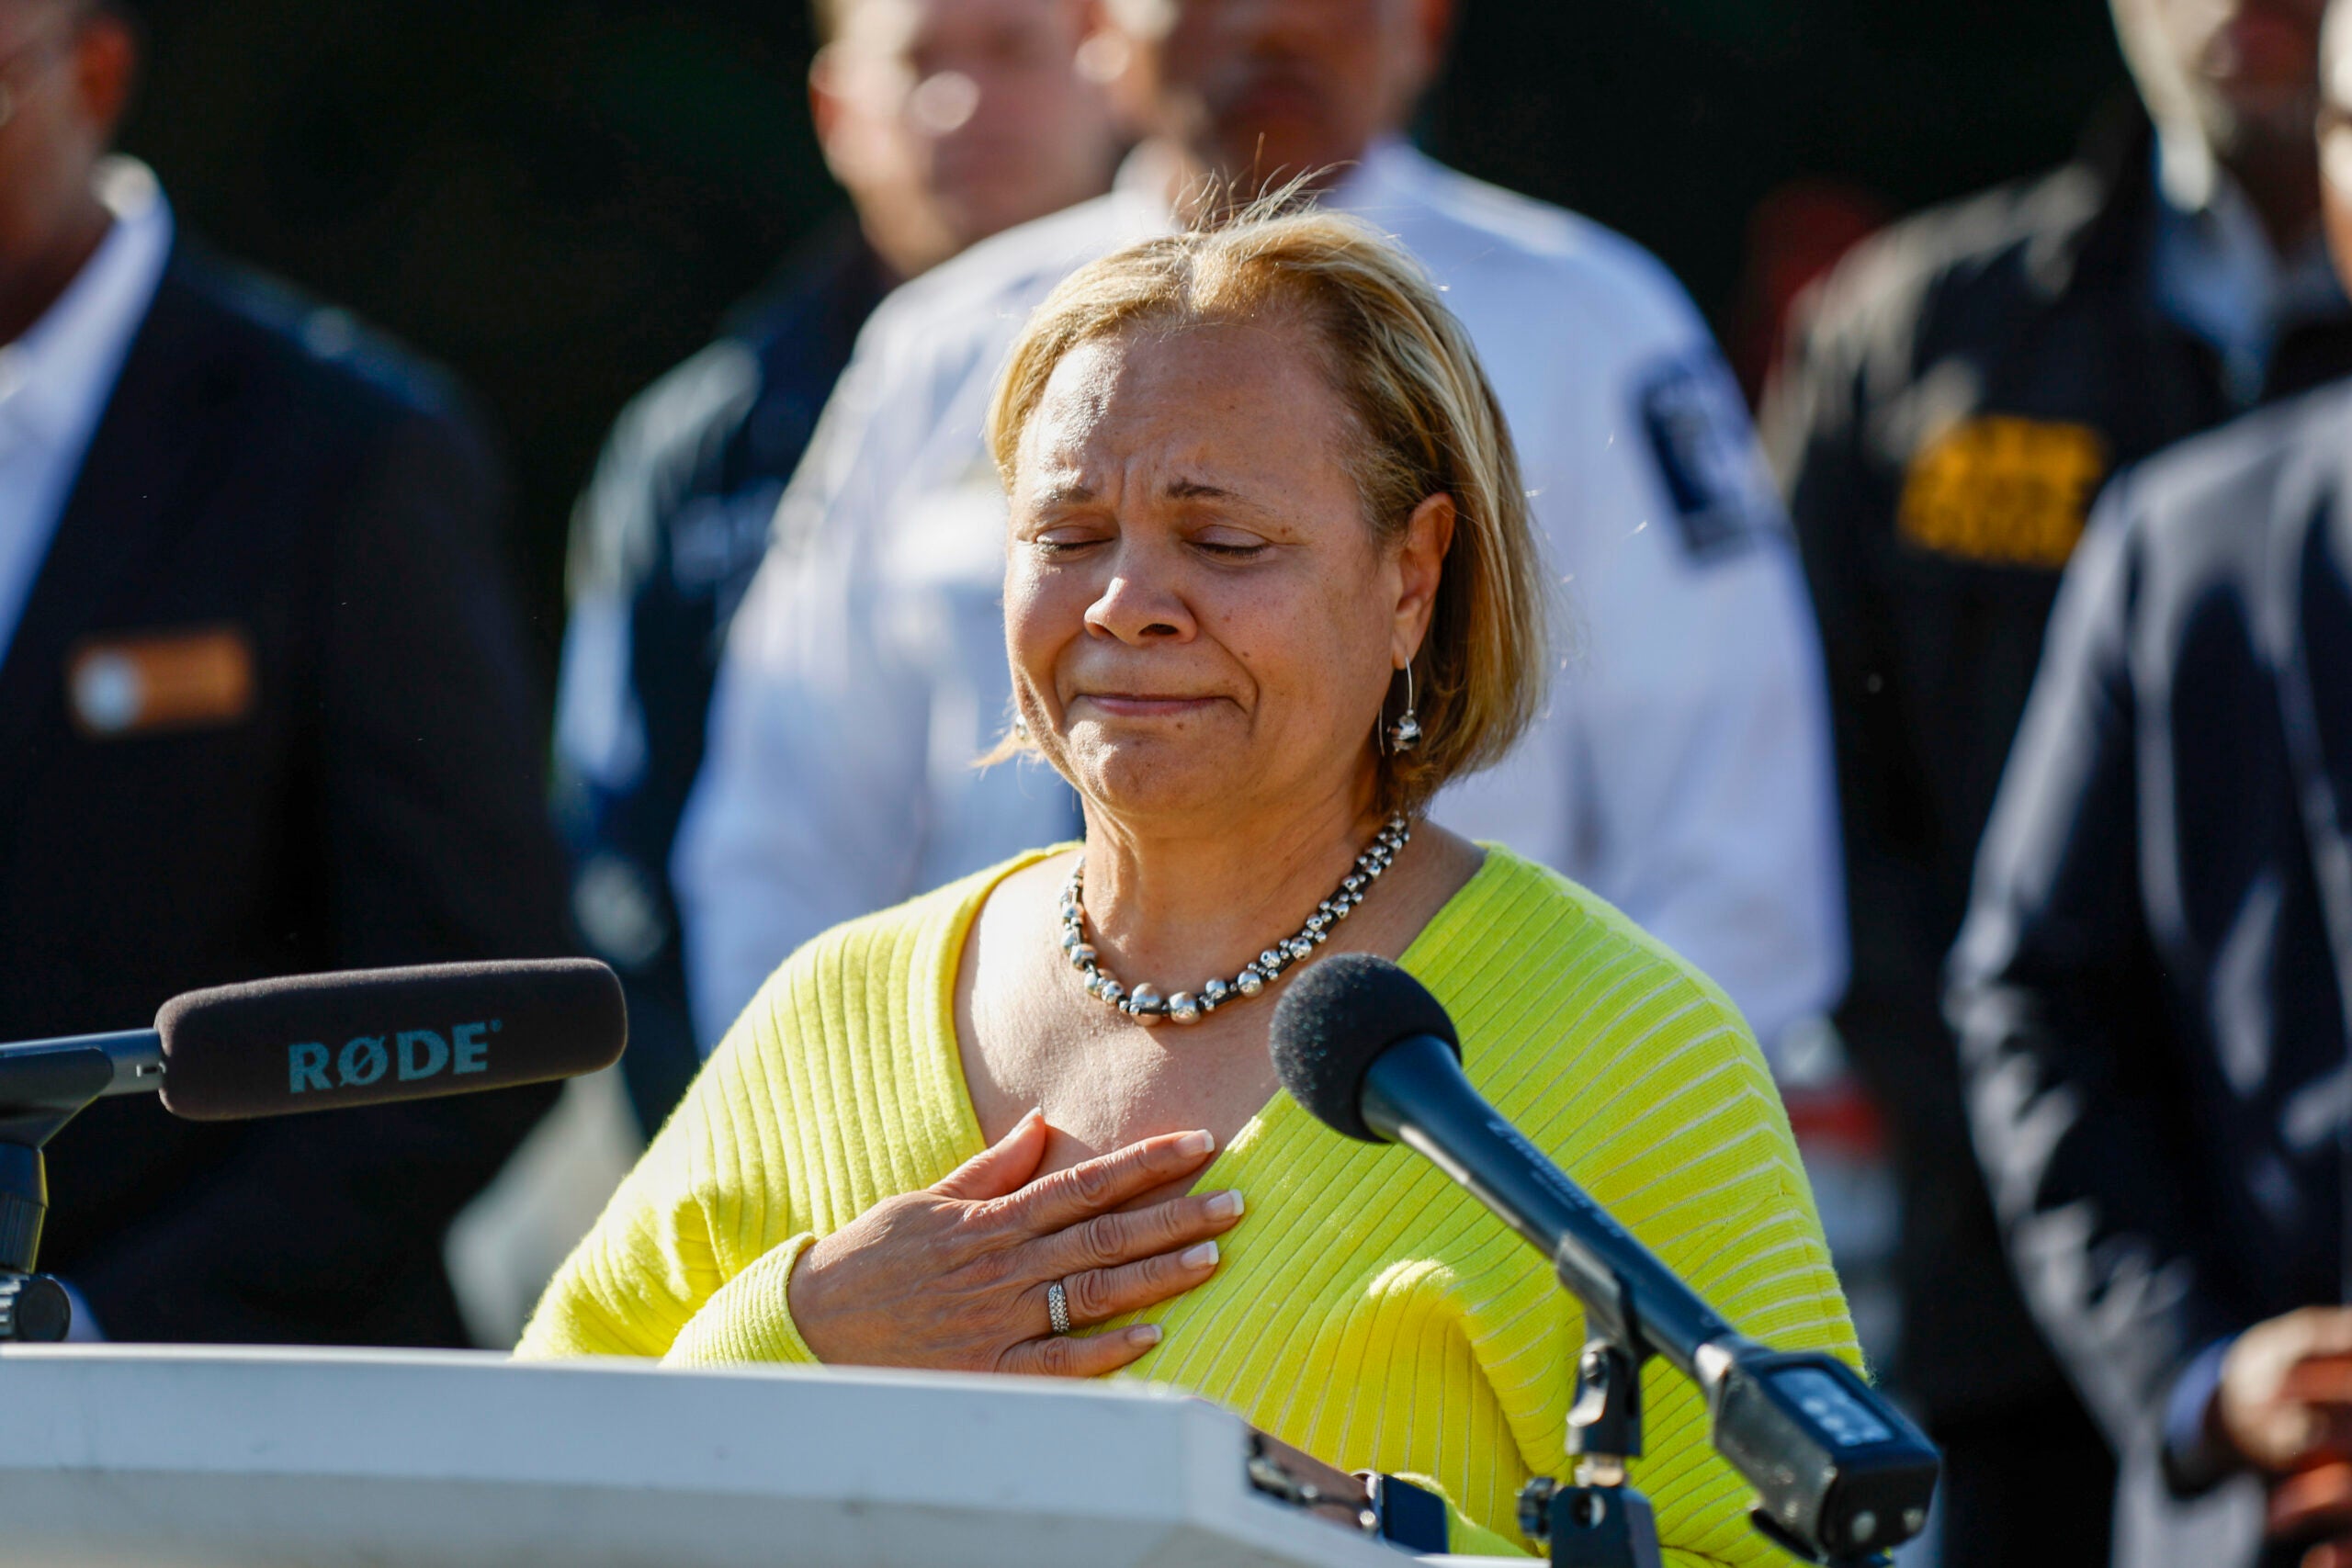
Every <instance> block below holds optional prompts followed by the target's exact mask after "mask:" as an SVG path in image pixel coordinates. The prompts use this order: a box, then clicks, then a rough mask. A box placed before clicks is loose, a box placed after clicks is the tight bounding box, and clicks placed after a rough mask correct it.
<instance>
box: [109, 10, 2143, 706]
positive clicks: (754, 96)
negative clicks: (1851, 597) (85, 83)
mask: <svg viewBox="0 0 2352 1568" xmlns="http://www.w3.org/2000/svg"><path fill="white" fill-rule="evenodd" d="M141 10H142V12H143V14H144V15H145V17H146V18H147V21H148V25H149V28H150V29H151V32H152V35H153V37H152V50H151V55H150V59H151V65H150V70H149V76H148V80H147V82H146V84H145V86H144V89H143V91H142V94H141V101H140V105H139V107H138V109H137V111H136V113H135V115H134V118H133V119H132V122H131V124H130V130H129V133H128V135H127V136H126V138H125V145H126V147H127V148H128V150H130V152H135V153H137V154H138V155H139V156H140V157H141V158H144V159H145V160H146V161H148V162H149V163H150V164H153V165H154V166H155V168H156V169H157V171H158V172H159V173H160V174H161V175H162V176H163V179H164V186H165V188H166V189H167V190H168V191H169V193H170V195H171V197H172V198H173V201H174V202H175V206H176V208H177V209H178V212H179V215H180V219H181V220H182V222H183V223H184V224H186V225H187V226H189V227H191V228H192V229H193V230H195V231H197V232H198V233H200V234H201V235H203V236H204V237H206V238H207V239H209V240H210V241H212V242H214V243H218V244H220V245H221V246H223V247H224V248H227V249H229V250H231V251H232V252H234V253H236V254H239V255H241V256H243V257H244V258H245V259H248V260H250V261H252V262H254V263H256V264H258V265H263V266H265V267H267V268H269V269H271V270H274V271H276V272H277V273H279V274H280V275H282V276H285V277H287V278H288V279H291V280H292V281H294V282H296V283H299V284H301V285H303V286H305V287H308V288H311V289H314V290H316V291H317V292H319V293H321V294H322V295H325V296H327V297H328V298H330V299H334V300H335V301H336V302H338V303H341V304H345V305H348V306H350V307H352V308H353V309H355V310H357V311H359V312H360V313H361V314H362V315H363V316H365V317H367V318H368V319H369V320H371V321H374V322H376V323H377V324H379V325H380V326H382V327H385V328H387V329H389V330H390V332H392V333H395V334H396V335H398V336H400V337H401V338H404V339H406V340H407V341H408V342H409V343H410V344H413V345H414V346H416V347H418V348H420V349H422V350H424V352H425V353H427V354H429V355H433V356H435V357H436V358H438V359H440V360H441V361H443V362H444V363H446V364H447V365H448V366H450V367H454V368H455V369H456V370H457V371H458V373H459V374H460V375H461V376H462V377H463V378H465V379H466V380H467V382H468V383H469V384H470V386H471V387H472V388H473V389H474V390H475V391H476V392H477V393H478V394H479V395H480V396H481V398H482V399H483V400H484V401H485V402H486V403H487V404H488V405H489V412H490V414H491V416H492V420H493V421H494V423H495V425H496V427H497V429H498V430H499V432H500V434H501V436H502V438H503V441H504V443H505V446H506V451H507V456H508V458H509V460H510V462H511V464H512V466H513V469H514V473H515V480H516V483H517V486H518V493H517V495H516V509H515V536H514V538H513V540H512V550H513V555H514V561H515V570H516V571H517V573H518V580H519V581H520V582H521V584H522V587H523V589H524V592H525V595H526V607H527V609H528V610H529V613H530V616H531V624H532V627H533V631H534V635H535V637H536V638H537V643H538V648H539V652H540V653H541V655H542V657H543V659H544V660H545V668H546V671H548V673H549V674H550V675H551V673H552V670H553V663H554V656H555V651H556V648H557V645H558V640H559V638H560V631H561V605H562V592H561V589H562V570H563V568H562V562H563V540H564V532H565V526H566V522H567V518H568V514H569V511H570V507H571V499H572V496H573V494H574V492H575V491H577V489H578V487H579V485H580V483H581V481H582V479H583V478H584V476H585V474H586V472H587V469H588V466H589V464H590V462H591V460H592V458H593V457H594V453H595V450H596V447H597V446H598V444H599V442H600V440H601V439H602V437H603V435H604V434H605V427H606V425H607V423H609V421H610V420H611V418H612V416H613V414H614V413H615V412H616V411H617V410H618V409H619V407H620V405H621V404H622V402H623V401H624V400H627V399H628V396H629V395H630V394H632V393H634V392H635V391H637V390H638V389H639V388H641V387H643V386H644V385H645V384H646V383H647V382H648V381H650V379H652V378H654V377H655V376H657V375H659V374H660V373H661V372H662V370H664V369H666V368H667V367H670V366H671V365H673V363H675V362H676V361H677V360H678V359H680V358H681V357H683V356H684V355H686V354H687V353H689V352H691V351H692V350H694V349H695V348H696V347H698V346H699V345H700V344H702V343H703V342H704V341H705V340H706V339H707V337H708V336H709V334H710V333H711V331H712V328H713V327H714V325H715V324H716V323H717V322H718V319H719V318H720V317H721V316H722V315H723V314H724V313H725V312H726V310H728V308H729V306H730V305H731V304H733V303H734V302H736V301H737V300H739V299H741V298H742V297H743V296H744V295H746V294H747V293H750V292H752V290H754V289H756V288H758V287H759V285H760V283H761V282H762V280H763V278H764V277H765V276H767V275H768V274H769V272H770V271H771V270H772V269H773V268H774V266H775V264H776V263H777V261H778V260H779V258H780V257H781V256H782V255H783V254H785V253H786V251H787V250H788V249H789V248H790V247H791V245H792V244H793V243H794V241H795V240H796V239H797V237H799V236H800V235H802V234H804V233H805V232H807V231H809V229H810V228H811V227H812V226H813V225H815V224H817V223H819V222H820V221H822V220H824V219H826V218H827V217H829V216H831V215H832V214H833V213H835V212H837V211H839V210H841V209H842V206H843V204H842V198H841V197H839V195H838V194H837V192H836V191H835V189H834V187H833V186H832V185H831V182H830V181H829V180H828V178H827V177H826V175H825V171H824V168H823V165H822V164H820V161H819V159H818V155H817V151H816V146H815V143H814V141H813V140H812V139H811V136H810V132H809V115H808V101H807V95H806V90H805V85H804V79H805V72H806V68H807V63H808V51H809V20H808V16H807V12H806V7H805V6H804V5H803V4H802V3H801V0H766V3H763V4H762V3H753V0H699V3H696V4H669V5H652V4H629V3H624V0H611V3H605V4H591V3H587V0H536V3H534V0H500V3H499V4H496V5H492V6H483V5H481V4H478V3H477V4H467V5H457V4H451V3H449V0H333V3H332V4H327V5H320V4H317V3H316V0H151V3H150V4H148V5H146V6H142V7H141ZM2121 82H2122V67H2121V63H2120V60H2119V58H2118V56H2117V53H2116V49H2115V44H2114V40H2113V37H2112V35H2111V33H2110V31H2109V19H2108V8H2107V6H2106V5H2105V4H2104V3H2103V0H1973V4H1970V5H1966V6H1958V5H1942V6H1938V5H1930V4H1926V3H1923V0H1913V3H1911V4H1895V5H1889V4H1887V3H1886V0H1599V3H1594V0H1579V3H1570V0H1464V17H1463V25H1462V32H1461V38H1460V40H1459V45H1458V49H1457V51H1456V56H1455V62H1454V67H1453V72H1452V73H1451V75H1450V77H1449V78H1448V80H1447V81H1446V82H1445V84H1444V85H1443V86H1442V89H1441V90H1440V92H1439V93H1438V94H1437V96H1435V97H1434V99H1433V100H1432V101H1431V103H1430V106H1429V108H1428V112H1427V114H1426V116H1425V124H1424V135H1423V141H1425V143H1426V144H1427V145H1428V146H1429V147H1430V150H1431V151H1432V152H1436V153H1437V154H1438V155H1439V156H1441V157H1442V158H1444V159H1446V160H1447V161H1449V162H1451V163H1453V164H1456V165H1457V166H1459V167H1462V168H1464V169H1466V170H1468V171H1469V172H1471V173H1473V174H1476V175H1482V176H1484V177H1486V178H1488V179H1491V180H1495V181H1497V182H1498V183H1500V184H1503V185H1506V186H1511V187H1513V188H1515V189H1518V190H1522V191H1526V192H1529V193H1531V194H1532V195H1536V196H1540V197H1547V198H1549V199H1551V200H1554V201H1557V202H1560V203H1563V204H1565V205H1566V206H1568V207H1571V208H1574V209H1577V210H1578V211H1581V212H1584V213H1586V214H1588V215H1589V216H1591V217H1593V218H1596V219H1599V220H1601V221H1602V222H1605V223H1608V224H1610V225H1611V226H1613V227H1615V228H1618V229H1620V230H1623V231H1625V232H1626V233H1629V234H1631V235H1633V236H1634V238H1635V239H1638V240H1640V241H1641V242H1642V243H1645V244H1646V245H1648V246H1649V247H1651V248H1652V249H1653V250H1655V251H1656V252H1657V254H1659V255H1660V256H1661V257H1663V258H1664V259H1665V261H1666V262H1667V264H1668V265H1669V266H1671V267H1672V268H1673V269H1674V270H1675V272H1676V273H1678V274H1679V276H1681V278H1682V279H1683V281H1684V283H1685V284H1686V285H1687V286H1688V287H1689V288H1690V289H1691V292H1692V294H1693V295H1694V296H1695V297H1696V298H1697V299H1698V300H1699V302H1700V304H1701V306H1702V308H1703V309H1705V310H1708V311H1709V312H1710V314H1711V315H1712V316H1713V320H1714V322H1715V325H1716V328H1717V330H1718V332H1719V333H1722V334H1723V336H1724V341H1725V344H1726V346H1727V348H1729V349H1730V351H1731V352H1732V354H1733V355H1734V357H1735V359H1736V360H1738V361H1740V362H1741V365H1742V368H1743V370H1744V371H1747V372H1748V373H1750V374H1752V373H1753V369H1754V362H1755V360H1756V359H1757V357H1758V355H1760V353H1761V352H1762V348H1761V344H1762V341H1763V337H1762V329H1761V327H1760V325H1759V319H1760V317H1761V316H1762V315H1764V314H1765V313H1766V309H1767V308H1766V306H1765V304H1764V303H1762V301H1763V300H1764V299H1766V298H1767V297H1768V296H1769V295H1770V293H1771V292H1772V287H1771V284H1770V278H1771V276H1774V275H1775V274H1776V270H1777V269H1782V268H1784V267H1785V265H1790V264H1789V263H1788V262H1787V260H1786V258H1787V257H1789V256H1792V255H1793V256H1795V257H1797V258H1799V259H1800V260H1801V259H1802V257H1803V255H1804V251H1805V249H1806V246H1807V244H1808V243H1809V241H1810V237H1815V236H1819V235H1824V234H1835V233H1836V232H1838V230H1839V228H1840V225H1841V224H1843V223H1846V222H1848V221H1849V219H1850V215H1851V214H1853V213H1856V212H1868V211H1870V210H1871V209H1876V210H1879V211H1881V212H1886V213H1894V212H1901V211H1905V210H1908V209H1912V208H1915V207H1917V206H1919V205H1921V204H1923V203H1926V202H1928V201H1931V200H1934V199H1936V198H1939V197H1946V196H1951V195H1954V194H1957V193H1960V192H1962V191H1966V190H1970V189H1973V188H1975V187H1977V186H1984V185H1986V184H1989V183H1991V182H1993V181H1996V180H1998V179H2002V178H2005V177H2007V176H2009V175H2018V174H2023V173H2026V172H2028V171H2030V170H2034V169H2037V168H2039V167H2041V166H2043V165H2046V164H2050V163H2051V162H2052V161H2054V160H2056V159H2058V158H2060V157H2062V156H2064V154H2065V153H2066V152H2067V151H2068V150H2069V149H2070V148H2071V147H2072V146H2073V144H2074V143H2075V140H2076V139H2077V137H2078V136H2079V135H2080V133H2081V130H2082V129H2083V126H2084V124H2085V122H2086V119H2088V118H2090V116H2091V115H2092V113H2093V112H2094V111H2095V109H2096V107H2098V104H2099V103H2100V102H2101V101H2102V100H2103V99H2105V98H2106V97H2108V96H2109V95H2110V94H2111V93H2112V92H2113V91H2115V90H2116V89H2117V88H2118V87H2119V86H2120V85H2121Z"/></svg>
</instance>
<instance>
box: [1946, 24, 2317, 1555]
mask: <svg viewBox="0 0 2352 1568" xmlns="http://www.w3.org/2000/svg"><path fill="white" fill-rule="evenodd" d="M2331 9H2332V14H2331V16H2330V17H2329V21H2328V48H2327V51H2326V53H2325V60H2326V62H2327V69H2326V73H2325V76H2324V80H2325V81H2326V82H2327V83H2328V85H2329V93H2328V96H2327V101H2326V104H2325V107H2324V115H2323V118H2322V145H2323V146H2324V167H2325V170H2326V185H2325V186H2324V189H2325V193H2326V200H2327V207H2328V228H2329V230H2330V232H2331V237H2332V239H2333V241H2334V243H2335V247H2336V255H2337V259H2338V264H2339V265H2340V266H2341V267H2342V268H2343V270H2344V271H2345V273H2346V276H2347V277H2352V0H2335V5H2334V6H2332V8H2331ZM2347 979H2352V383H2343V384H2339V385H2337V386H2335V387H2331V388H2327V389H2322V390H2320V391H2317V392H2314V393H2312V394H2311V395H2309V396H2307V397H2304V398H2301V399H2298V400H2293V401H2290V402H2289V403H2286V404H2284V405H2283V406H2281V407H2279V408H2277V409H2272V410H2266V411H2264V412H2260V413H2258V414H2255V415H2252V416H2249V417H2248V418H2246V419H2244V420H2241V421H2239V422H2237V423H2233V424H2231V425H2229V426H2228V427H2226V428H2225V429H2222V430H2220V431H2217V432H2214V433H2212V434H2206V435H2202V436H2199V437H2198V438H2197V439H2195V440H2193V441H2190V442H2188V443H2186V444H2185V445H2183V446H2178V447H2176V448H2175V449H2173V450H2171V451H2169V452H2165V453H2164V454H2162V455H2161V456H2158V457H2154V458H2151V459H2150V460H2148V461H2147V462H2145V463H2143V464H2142V465H2140V466H2138V467H2136V468H2132V469H2131V470H2130V471H2128V472H2126V473H2124V474H2123V475H2121V476H2120V477H2118V478H2117V479H2116V480H2115V481H2114V483H2112V484H2111V485H2109V487H2108V490H2107V492H2106V494H2105V496H2104V497H2103V498H2102V499H2101V501H2100V502H2099V507H2098V513H2097V514H2096V515H2095V516H2094V518H2093V519H2092V523H2091V526H2090V530H2089V532H2088V533H2086V535H2085V536H2084V540H2083V544H2082V547H2081V548H2080V549H2079V550H2078V551H2076V553H2075V560H2074V563H2073V564H2072V565H2071V566H2070V567H2068V569H2067V571H2066V576H2065V581H2064V588H2063V590H2062V592H2060V594H2059V598H2058V604H2057V608H2056V610H2055V611H2054V613H2053V614H2052V619H2051V626H2050V643H2049V655H2048V658H2047V659H2046V660H2044V663H2043V667H2042V670H2041V673H2040V675H2039V676H2038V677H2037V678H2036V680H2035V682H2034V688H2033V695H2032V700H2031V702H2030V704H2029V705H2028V706H2027V709H2026V715H2025V722H2024V725H2023V727H2022V728H2020V729H2019V731H2018V744H2017V750H2016V753H2015V754H2014V756H2012V757H2011V759H2010V761H2009V767H2008V772H2007V775H2006V776H2005V777H2004V778H2003V779H2002V782H2001V788H2000V793H1999V796H1998V800H1997V804H1996V807H1995V809H1994V813H1993V818H1992V826H1991V829H1990V831H1989V832H1988V833H1987V835H1986V837H1985V849H1984V854H1983V858H1982V860H1981V862H1980V863H1979V865H1978V869H1977V876H1976V888H1975V895H1974V897H1973V901H1972V902H1971V905H1970V908H1969V915H1968V921H1967V924H1966V926H1965V927H1964V929H1963V932H1962V938H1961V942H1960V946H1959V947H1958V949H1957V950H1956V952H1955V953H1954V955H1953V961H1952V983H1951V1018H1952V1021H1953V1024H1954V1026H1955V1027H1956V1028H1957V1029H1958V1031H1959V1032H1960V1043H1961V1055H1962V1063H1963V1065H1964V1066H1965V1069H1966V1072H1967V1076H1968V1081H1969V1085H1970V1089H1971V1099H1970V1106H1971V1110H1972V1111H1973V1114H1974V1118H1975V1130H1976V1141H1977V1146H1978V1149H1979V1151H1980V1152H1981V1154H1982V1156H1983V1157H1984V1163H1985V1174H1986V1176H1987V1178H1988V1179H1989V1180H1990V1182H1991V1185H1992V1190H1993V1193H1994V1197H1995V1199H1996V1206H1997V1208H1998V1210H1999V1213H2000V1217H2001V1219H2002V1222H2003V1224H2005V1226H2006V1227H2007V1231H2008V1234H2009V1240H2010V1247H2011V1251H2012V1253H2013V1255H2014V1257H2015V1258H2016V1262H2017V1268H2018V1274H2019V1277H2020V1279H2021V1280H2022V1282H2023V1284H2024V1286H2025V1293H2026V1297H2027V1299H2028V1301H2030V1303H2032V1306H2033V1309H2034V1312H2035V1314H2036V1316H2037V1317H2038V1318H2039V1319H2040V1321H2041V1325H2042V1327H2043V1329H2044V1331H2045V1332H2046V1333H2047V1334H2048V1336H2049V1337H2050V1339H2051V1342H2052V1344H2053V1345H2054V1346H2055V1347H2056V1348H2057V1350H2058V1353H2059V1355H2060V1357H2061V1358H2062V1359H2063V1360H2064V1364H2065V1366H2066V1369H2067V1371H2069V1372H2070V1373H2071V1374H2072V1376H2073V1378H2074V1381H2075V1384H2076V1385H2077V1386H2078V1387H2079V1388H2081V1389H2082V1390H2083V1392H2084V1394H2085V1395H2086V1399H2087V1400H2088V1402H2089V1404H2090V1407H2091V1409H2092V1410H2093V1411H2094V1412H2095V1413H2096V1414H2097V1415H2098V1417H2099V1419H2100V1421H2101V1423H2102V1425H2103V1426H2104V1427H2105V1428H2106V1430H2107V1433H2108V1436H2109V1438H2110V1440H2111V1441H2112V1442H2113V1443H2114V1444H2115V1446H2116V1448H2117V1449H2118V1450H2119V1451H2120V1452H2121V1453H2122V1454H2123V1455H2124V1456H2125V1461H2126V1462H2125V1472H2124V1484H2123V1490H2122V1494H2121V1506H2120V1507H2119V1509H2118V1512H2117V1531H2118V1534H2117V1541H2116V1561H2117V1562H2119V1563H2122V1564H2126V1565H2128V1568H2143V1565H2154V1564H2179V1565H2180V1568H2190V1565H2192V1564H2194V1565H2195V1568H2231V1565H2233V1564H2237V1563H2246V1562H2256V1561H2259V1562H2262V1563H2264V1564H2265V1565H2266V1568H2270V1565H2281V1568H2284V1565H2290V1564H2294V1563H2297V1562H2301V1563H2303V1564H2304V1565H2305V1568H2335V1565H2338V1564H2343V1563H2346V1562H2352V1307H2347V1306H2346V1305H2345V1304H2343V1303H2345V1302H2346V1285H2345V1269H2346V1262H2347V1253H2346V1245H2345V1224H2346V1206H2345V1189H2344V1183H2345V1180H2346V1175H2347V1168H2346V1159H2345V1144H2346V1134H2347V1126H2352V1117H2348V1116H2347V1112H2352V1059H2348V1057H2352V1034H2347V1032H2346V1011H2345V1009H2346V999H2347V996H2352V990H2347V986H2346V981H2347ZM2209 1494H2210V1495H2209ZM2199 1497H2204V1498H2205V1501H2203V1502H2202V1503H2201V1504H2199V1505H2198V1506H2191V1505H2190V1503H2189V1501H2188V1500H2189V1499H2194V1498H2199ZM2266 1502H2267V1514H2268V1519H2267V1527H2266V1520H2265V1513H2266V1508H2265V1504H2266ZM2266 1538H2267V1540H2266Z"/></svg>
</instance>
